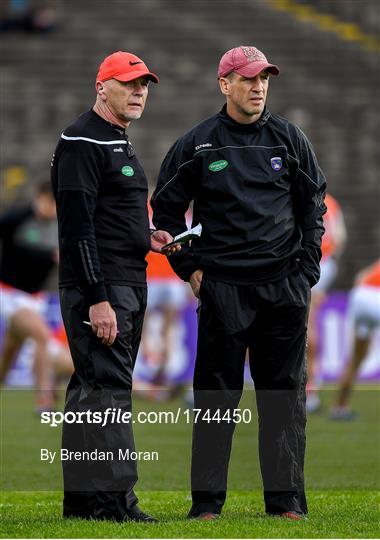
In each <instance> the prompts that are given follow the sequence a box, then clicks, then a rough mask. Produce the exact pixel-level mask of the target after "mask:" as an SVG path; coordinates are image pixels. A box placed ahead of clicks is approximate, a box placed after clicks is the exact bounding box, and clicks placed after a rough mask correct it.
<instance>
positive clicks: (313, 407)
mask: <svg viewBox="0 0 380 540" xmlns="http://www.w3.org/2000/svg"><path fill="white" fill-rule="evenodd" d="M325 204H326V206H327V212H326V214H325V215H324V216H323V222H324V225H325V234H324V235H323V237H322V260H321V277H320V279H319V282H318V283H317V284H316V285H314V287H313V288H312V290H311V304H310V313H309V325H308V343H307V371H308V383H307V386H306V392H307V399H306V410H307V412H309V413H312V412H316V411H317V410H318V409H319V407H320V404H321V401H320V397H319V395H318V389H319V374H318V368H319V361H318V360H319V359H318V328H317V321H318V312H319V310H320V308H321V306H322V304H323V302H324V301H325V300H326V296H327V292H328V291H329V289H330V287H331V285H332V283H333V281H334V279H335V277H336V275H337V273H338V260H339V257H340V255H341V253H342V251H343V249H344V245H345V242H346V236H347V235H346V226H345V223H344V217H343V212H342V209H341V207H340V205H339V203H338V202H337V200H336V199H334V197H333V196H332V195H330V194H327V195H326V198H325Z"/></svg>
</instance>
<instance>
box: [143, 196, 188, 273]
mask: <svg viewBox="0 0 380 540" xmlns="http://www.w3.org/2000/svg"><path fill="white" fill-rule="evenodd" d="M152 213H153V212H152V208H151V206H150V204H148V214H149V223H150V226H151V227H152ZM145 260H146V262H147V263H148V266H147V269H146V277H147V279H148V280H150V279H173V280H177V281H181V280H180V279H179V277H178V276H177V275H176V274H175V272H174V270H173V269H172V267H171V266H170V264H169V261H168V258H167V257H166V255H161V254H160V253H155V252H154V251H149V253H148V255H147V256H146V257H145Z"/></svg>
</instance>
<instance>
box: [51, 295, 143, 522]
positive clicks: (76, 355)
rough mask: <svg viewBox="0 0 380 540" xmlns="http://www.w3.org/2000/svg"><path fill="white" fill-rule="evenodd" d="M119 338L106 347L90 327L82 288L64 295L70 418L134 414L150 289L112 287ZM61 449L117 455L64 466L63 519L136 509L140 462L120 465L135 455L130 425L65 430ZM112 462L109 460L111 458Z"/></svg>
mask: <svg viewBox="0 0 380 540" xmlns="http://www.w3.org/2000/svg"><path fill="white" fill-rule="evenodd" d="M107 291H108V295H109V299H110V303H111V305H112V308H113V309H114V310H115V312H116V318H117V324H118V331H119V334H118V335H117V338H116V340H115V342H114V343H113V344H112V346H111V347H109V346H107V345H102V343H101V340H100V339H99V338H97V337H96V335H95V334H94V333H93V331H92V329H91V327H90V326H88V325H85V324H84V323H83V321H88V320H89V306H88V305H86V304H85V301H84V297H83V294H82V292H81V290H80V289H78V288H65V289H62V290H61V291H60V301H61V311H62V317H63V321H64V324H65V329H66V333H67V336H68V341H69V346H70V351H71V355H72V358H73V362H74V367H75V372H74V374H73V375H72V377H71V380H70V382H69V385H68V388H67V393H66V402H65V414H66V413H68V412H73V413H79V412H84V413H85V412H86V411H88V410H90V411H91V412H100V413H102V414H104V412H105V411H106V410H107V409H111V410H112V409H116V410H118V409H120V410H121V411H123V412H127V411H131V406H132V403H131V390H132V372H133V368H134V365H135V361H136V357H137V352H138V348H139V344H140V338H141V331H142V325H143V318H144V313H145V307H146V295H147V293H146V288H145V287H129V286H114V285H112V286H107ZM62 448H64V449H67V450H68V451H72V452H78V451H79V452H94V451H97V452H112V453H113V457H114V459H106V460H104V461H103V460H99V459H95V460H92V459H89V460H80V461H76V460H65V461H62V468H63V479H64V502H63V506H64V515H66V516H80V517H90V516H92V517H94V518H97V519H117V520H120V519H122V518H123V517H124V516H125V513H126V510H127V509H129V508H131V507H132V506H133V505H135V504H136V503H137V498H136V495H135V494H134V492H133V487H134V485H135V483H136V481H137V468H136V461H128V460H119V459H118V450H119V449H122V450H123V451H125V450H126V449H127V448H129V449H130V451H134V449H135V446H134V439H133V431H132V424H131V423H111V421H109V422H107V423H106V424H105V425H104V426H102V425H101V424H99V423H98V424H96V423H92V422H87V421H84V422H83V423H78V422H76V423H67V422H64V424H63V434H62ZM92 455H93V454H92ZM106 455H107V456H110V454H106Z"/></svg>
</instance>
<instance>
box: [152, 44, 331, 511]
mask: <svg viewBox="0 0 380 540" xmlns="http://www.w3.org/2000/svg"><path fill="white" fill-rule="evenodd" d="M278 74H279V69H278V67H277V66H275V65H274V64H271V63H269V62H268V61H267V59H266V57H265V55H264V54H263V53H262V52H261V51H259V50H258V49H256V48H255V47H251V46H240V47H236V48H234V49H231V50H229V51H228V52H226V53H225V54H224V55H223V56H222V58H221V60H220V64H219V69H218V79H219V85H220V90H221V92H222V94H223V95H224V96H225V98H226V104H225V106H224V107H223V108H222V110H221V111H220V112H219V113H218V114H216V115H215V116H212V117H211V118H209V119H207V120H206V121H204V122H202V123H200V124H199V125H197V126H196V127H194V128H193V129H192V130H190V131H189V132H188V133H187V134H185V135H184V136H183V137H181V138H180V139H179V140H178V141H177V142H176V143H175V144H174V145H173V147H172V148H171V149H170V151H169V153H168V155H167V156H166V158H165V160H164V162H163V164H162V167H161V171H160V175H159V179H158V184H157V188H156V191H155V193H154V195H153V198H152V201H151V205H152V207H153V211H154V215H153V223H154V224H155V226H156V227H157V228H160V229H163V230H166V231H169V232H170V233H171V234H172V235H176V234H178V233H179V232H181V231H183V230H184V228H185V217H184V214H185V212H186V210H187V208H188V206H189V204H190V202H191V201H192V200H194V208H193V215H194V224H195V223H199V222H200V223H201V224H202V228H203V229H202V235H201V237H200V238H199V239H195V240H193V241H192V245H191V246H189V247H182V250H181V251H180V252H179V253H175V254H174V255H172V256H171V257H170V259H169V260H170V262H171V264H172V267H173V268H174V270H175V271H176V272H177V274H178V275H179V276H180V277H181V278H182V279H184V280H185V281H189V282H190V284H191V287H192V289H193V292H194V294H195V296H196V297H198V298H200V307H199V331H198V349H197V358H196V365H195V373H194V407H195V408H196V409H199V410H200V411H201V412H200V414H198V415H197V421H195V422H194V427H193V449H192V469H191V481H192V498H193V505H192V508H191V510H190V512H189V517H190V518H198V519H206V520H208V519H214V518H217V517H218V516H219V514H220V513H221V510H222V507H223V504H224V502H225V498H226V489H227V470H228V462H229V457H230V451H231V444H232V437H233V432H234V427H235V423H237V422H238V421H239V409H238V410H237V411H236V409H237V407H238V406H239V400H240V397H241V394H242V389H243V383H244V363H245V356H246V351H247V349H248V350H249V357H250V369H251V375H252V378H253V380H254V383H255V390H256V401H257V408H258V416H259V452H260V465H261V472H262V478H263V484H264V500H265V509H266V512H267V513H268V514H270V515H279V516H283V517H287V518H290V519H301V518H302V516H303V515H304V514H306V513H307V504H306V498H305V493H304V479H303V466H304V453H305V424H306V417H305V384H306V369H305V346H306V326H307V316H308V309H309V302H310V287H311V286H312V285H314V284H315V283H316V282H317V281H318V279H319V260H320V257H321V249H320V246H321V237H322V234H323V231H324V227H323V218H322V216H323V214H324V212H325V205H324V195H325V189H326V183H325V178H324V175H323V173H322V172H321V170H320V168H319V166H318V163H317V159H316V156H315V154H314V152H313V150H312V147H311V145H310V143H309V141H308V139H307V138H306V136H305V135H304V133H302V131H301V130H300V129H299V128H298V127H297V126H295V125H293V124H291V123H290V122H288V121H287V120H286V119H284V118H281V117H279V116H277V115H275V114H271V113H270V112H269V110H268V109H267V108H266V99H267V92H268V86H269V77H270V76H271V75H278ZM210 419H211V420H210ZM212 419H214V420H215V421H213V420H212Z"/></svg>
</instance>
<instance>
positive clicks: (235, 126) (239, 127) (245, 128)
mask: <svg viewBox="0 0 380 540" xmlns="http://www.w3.org/2000/svg"><path fill="white" fill-rule="evenodd" d="M218 116H219V118H220V119H221V120H222V122H223V123H224V124H226V125H227V126H228V127H229V128H230V129H232V130H234V131H242V132H245V133H251V132H252V131H256V130H257V129H260V128H262V127H263V126H265V124H266V123H267V122H268V120H269V118H270V116H271V113H270V112H269V111H268V109H267V108H266V107H265V108H264V110H263V113H262V115H261V116H260V118H259V120H257V122H253V123H252V124H240V123H239V122H236V120H234V119H233V118H231V116H229V115H228V114H227V105H226V104H224V105H223V107H222V110H221V111H220V112H219V114H218Z"/></svg>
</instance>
